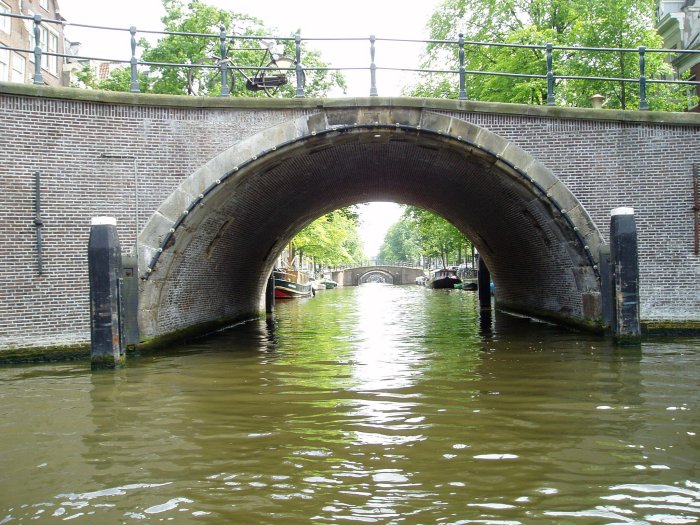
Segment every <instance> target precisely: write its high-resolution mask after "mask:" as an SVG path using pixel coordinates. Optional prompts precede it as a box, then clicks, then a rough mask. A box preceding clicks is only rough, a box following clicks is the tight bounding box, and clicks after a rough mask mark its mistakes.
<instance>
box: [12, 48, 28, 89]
mask: <svg viewBox="0 0 700 525" xmlns="http://www.w3.org/2000/svg"><path fill="white" fill-rule="evenodd" d="M26 68H27V60H26V59H25V58H24V57H23V56H22V55H18V54H17V53H13V54H12V78H11V79H10V81H11V82H24V78H25V74H24V72H25V70H26Z"/></svg>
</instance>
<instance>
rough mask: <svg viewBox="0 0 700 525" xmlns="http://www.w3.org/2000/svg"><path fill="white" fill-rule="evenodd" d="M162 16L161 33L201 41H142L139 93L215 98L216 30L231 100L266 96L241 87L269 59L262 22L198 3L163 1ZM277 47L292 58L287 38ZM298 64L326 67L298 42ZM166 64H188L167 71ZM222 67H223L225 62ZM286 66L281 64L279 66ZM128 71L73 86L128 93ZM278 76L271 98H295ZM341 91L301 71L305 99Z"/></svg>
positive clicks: (89, 75)
mask: <svg viewBox="0 0 700 525" xmlns="http://www.w3.org/2000/svg"><path fill="white" fill-rule="evenodd" d="M163 7H165V11H166V15H165V16H164V17H163V19H162V22H163V24H164V26H165V31H168V32H171V33H196V34H198V35H203V36H192V35H183V34H168V35H165V36H163V37H162V38H161V39H160V40H159V41H158V42H157V43H156V44H155V45H152V44H150V43H149V42H148V41H146V40H144V39H142V40H141V41H140V42H139V46H140V47H142V48H143V50H144V51H143V54H142V56H141V60H142V61H144V62H148V63H152V64H153V65H151V66H149V69H148V71H143V72H141V73H139V86H140V89H141V91H142V92H151V93H163V94H170V95H188V94H197V95H203V96H218V95H220V94H221V72H220V69H219V68H218V67H217V65H218V64H219V61H220V58H221V57H222V50H221V41H220V38H219V35H220V32H221V28H223V30H224V32H225V34H226V35H227V36H228V37H230V36H231V35H235V36H236V38H233V39H231V38H227V39H226V41H225V53H224V54H223V56H225V57H227V58H228V59H230V69H229V70H228V72H227V84H228V85H229V88H230V91H231V96H263V97H264V96H266V93H265V92H264V91H250V90H248V89H247V88H246V77H248V78H252V77H254V76H255V75H256V73H259V72H261V71H264V69H261V68H266V67H267V66H268V65H269V64H270V62H271V60H272V57H271V55H270V54H269V53H266V52H265V49H264V48H263V47H262V46H261V43H260V40H259V39H256V38H251V39H249V38H241V37H263V36H266V35H270V34H271V33H272V31H271V30H270V29H268V28H266V27H265V26H264V24H263V21H262V20H260V19H258V18H255V17H252V16H249V15H246V14H241V13H235V12H233V11H228V10H225V9H220V8H218V7H213V6H210V5H207V4H206V3H204V2H202V1H201V0H191V1H190V2H188V3H187V4H186V5H185V4H184V3H183V1H182V0H163ZM278 44H281V45H283V48H284V50H283V51H282V55H284V56H287V57H292V58H293V57H295V55H296V52H295V43H294V38H293V36H290V37H287V39H285V40H284V41H280V42H278ZM301 56H302V63H303V65H304V67H314V68H315V67H326V66H327V64H326V63H325V62H324V61H323V60H322V59H321V54H320V53H319V52H318V51H316V50H313V49H310V48H308V46H305V45H304V43H303V42H302V55H301ZM168 64H190V66H189V67H187V66H181V67H176V66H170V65H168ZM227 64H228V62H227ZM285 65H286V64H285ZM130 71H131V70H130V67H129V66H127V67H124V68H119V69H116V70H114V71H112V73H111V74H110V76H109V78H107V79H105V80H101V81H98V80H97V78H96V76H95V73H94V72H92V71H89V69H85V68H84V69H83V71H81V72H80V73H79V74H78V85H79V86H81V87H88V88H92V89H104V90H109V91H129V90H130V88H131V76H130ZM279 73H283V74H287V76H288V83H287V84H285V85H283V86H281V88H280V90H279V93H278V94H277V96H286V97H293V96H295V94H296V74H295V73H294V72H292V71H290V70H288V69H287V68H285V69H284V70H280V71H279ZM335 86H338V87H340V88H341V89H342V90H343V91H344V90H345V88H346V87H347V86H346V82H345V78H344V77H343V76H342V74H340V73H338V72H336V71H307V72H306V84H305V86H304V94H305V96H323V95H324V94H326V93H327V92H328V91H330V90H331V89H332V88H333V87H335Z"/></svg>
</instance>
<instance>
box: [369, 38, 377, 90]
mask: <svg viewBox="0 0 700 525" xmlns="http://www.w3.org/2000/svg"><path fill="white" fill-rule="evenodd" d="M376 40H377V38H376V37H375V36H374V35H370V37H369V54H370V57H371V58H372V62H371V64H370V66H369V73H370V87H369V96H370V97H376V96H377V64H375V63H374V42H375V41H376Z"/></svg>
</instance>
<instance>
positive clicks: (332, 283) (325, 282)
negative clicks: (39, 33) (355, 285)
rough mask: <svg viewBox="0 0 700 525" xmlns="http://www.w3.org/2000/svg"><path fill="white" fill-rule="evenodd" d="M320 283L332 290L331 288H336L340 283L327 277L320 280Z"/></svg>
mask: <svg viewBox="0 0 700 525" xmlns="http://www.w3.org/2000/svg"><path fill="white" fill-rule="evenodd" d="M319 283H321V284H322V285H324V286H325V287H326V290H330V289H331V288H335V287H336V286H338V283H337V282H335V281H334V280H333V279H327V278H325V277H324V278H323V279H321V280H319Z"/></svg>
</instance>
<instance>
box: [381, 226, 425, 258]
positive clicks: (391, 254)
mask: <svg viewBox="0 0 700 525" xmlns="http://www.w3.org/2000/svg"><path fill="white" fill-rule="evenodd" d="M416 234H417V232H416V231H415V230H413V229H411V227H410V225H409V224H408V222H407V221H404V220H401V221H399V222H396V223H394V224H392V225H391V226H390V227H389V230H388V231H387V232H386V235H385V236H384V243H383V244H382V246H381V247H380V248H379V254H378V258H379V260H381V261H417V260H419V259H420V256H421V249H420V244H419V239H418V237H417V235H416Z"/></svg>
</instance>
